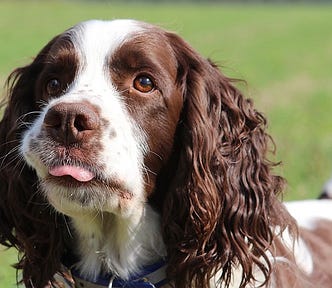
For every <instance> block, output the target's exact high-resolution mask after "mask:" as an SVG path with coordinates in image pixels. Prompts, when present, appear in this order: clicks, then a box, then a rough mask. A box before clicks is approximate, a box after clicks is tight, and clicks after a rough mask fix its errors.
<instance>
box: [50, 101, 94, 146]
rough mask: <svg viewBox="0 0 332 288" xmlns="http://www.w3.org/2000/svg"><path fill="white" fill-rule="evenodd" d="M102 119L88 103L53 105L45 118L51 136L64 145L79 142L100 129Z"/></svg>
mask: <svg viewBox="0 0 332 288" xmlns="http://www.w3.org/2000/svg"><path fill="white" fill-rule="evenodd" d="M99 123H100V119H99V116H98V113H97V111H96V109H95V108H94V107H93V106H92V105H90V104H88V103H59V104H56V105H54V106H53V107H51V108H50V109H49V110H48V111H47V113H46V115H45V118H44V127H45V129H46V131H47V133H48V135H49V136H51V137H52V138H53V139H54V140H55V141H57V142H59V143H62V144H64V145H70V144H73V143H79V142H82V141H84V140H85V139H86V138H87V137H91V136H92V135H93V134H94V133H95V132H96V131H97V129H98V127H99Z"/></svg>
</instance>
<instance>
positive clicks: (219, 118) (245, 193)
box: [0, 20, 286, 287]
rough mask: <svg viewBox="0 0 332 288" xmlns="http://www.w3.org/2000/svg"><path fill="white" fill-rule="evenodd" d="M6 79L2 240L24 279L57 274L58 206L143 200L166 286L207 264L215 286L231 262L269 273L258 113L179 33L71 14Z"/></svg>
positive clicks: (269, 209)
mask: <svg viewBox="0 0 332 288" xmlns="http://www.w3.org/2000/svg"><path fill="white" fill-rule="evenodd" d="M9 83H11V87H10V90H9V98H8V105H7V108H6V111H5V113H4V117H3V119H2V122H1V124H0V132H1V133H0V135H1V136H0V137H1V139H0V140H1V144H0V145H1V146H0V147H1V148H0V149H1V157H2V162H1V188H0V190H1V209H0V216H1V219H2V222H1V242H2V243H5V244H7V245H15V246H17V247H18V248H19V249H20V250H21V251H23V252H24V253H25V257H23V258H22V260H21V262H20V265H19V267H21V268H24V279H25V281H26V282H28V281H30V280H31V279H33V281H34V282H35V283H45V281H47V280H49V279H50V278H51V277H52V275H53V273H54V272H55V271H57V269H58V267H59V265H60V259H61V255H62V253H63V251H64V249H65V244H64V242H65V238H66V233H67V232H66V230H67V229H66V228H65V221H64V217H63V216H62V214H64V215H67V216H69V217H80V216H81V215H83V214H92V215H93V214H96V213H104V212H105V213H114V214H116V215H119V216H120V217H131V216H132V215H138V217H139V215H140V213H141V212H142V209H143V207H144V205H145V203H146V202H149V203H151V205H153V206H154V207H155V209H156V210H158V212H159V213H160V215H161V216H162V219H163V231H164V239H165V242H166V245H167V248H168V257H169V262H170V265H169V267H170V268H169V275H170V277H173V278H174V279H175V281H176V282H177V283H178V284H179V285H180V283H185V282H183V279H191V280H189V282H192V283H197V284H198V286H197V287H201V286H200V285H201V284H202V283H207V282H208V281H209V280H210V278H211V277H212V275H213V274H214V273H216V271H217V270H221V271H222V273H221V275H220V278H221V279H223V280H225V283H226V284H227V283H229V281H230V279H231V267H232V266H233V265H237V266H241V267H242V270H243V275H242V276H243V277H242V284H243V285H245V284H246V283H248V282H249V281H250V280H251V279H252V278H253V271H252V269H253V268H252V267H253V263H255V264H257V266H258V267H259V268H260V269H261V270H262V271H263V273H264V275H265V276H266V277H267V278H268V275H269V273H270V266H269V259H268V258H267V257H266V256H264V255H265V254H264V251H265V250H266V249H267V247H269V245H270V243H271V241H272V234H273V233H272V230H271V227H272V226H273V225H274V224H278V225H280V226H281V228H283V227H284V226H285V225H286V224H282V223H286V222H284V221H281V219H282V218H283V217H286V216H285V215H284V212H282V211H283V208H281V207H280V206H279V205H278V204H277V203H278V202H277V201H276V195H277V194H278V192H279V191H280V190H281V186H282V182H283V181H282V179H281V178H280V177H278V176H274V175H272V173H271V168H272V167H273V166H274V163H272V162H270V161H269V160H268V159H267V158H266V154H267V152H268V151H269V145H268V142H269V139H270V138H269V136H268V135H267V134H266V132H265V124H266V121H265V118H264V117H263V116H262V115H261V114H260V113H258V112H257V111H256V110H255V109H254V108H253V105H252V103H251V101H250V100H247V99H245V98H244V97H243V96H242V93H241V92H240V91H239V90H238V89H237V88H236V87H235V86H234V84H233V83H234V81H233V80H231V79H229V78H227V77H226V76H224V75H223V74H221V73H220V71H219V70H218V68H217V67H216V66H215V65H214V64H213V63H211V62H210V61H208V60H206V59H204V58H203V57H201V56H200V55H199V54H198V53H197V52H195V51H194V50H193V49H192V48H191V47H190V46H189V45H188V44H187V43H186V42H185V41H183V40H182V39H181V38H180V37H179V36H177V35H175V34H173V33H170V32H167V31H164V30H162V29H160V28H157V27H155V26H151V25H149V24H146V23H141V22H136V21H132V20H116V21H109V22H107V21H105V22H104V21H88V22H84V23H81V24H78V25H77V26H75V27H73V28H71V29H69V30H68V31H66V32H64V33H63V34H60V35H58V36H56V37H55V38H54V39H53V40H51V41H50V42H49V43H48V44H47V45H46V46H45V47H44V48H43V49H42V51H41V52H40V53H39V54H38V55H37V57H36V58H35V59H34V61H33V62H32V63H31V64H30V65H28V66H25V67H22V68H18V69H17V70H15V71H14V72H13V74H12V75H11V77H10V80H9ZM52 207H54V208H55V210H56V211H58V212H61V213H62V214H57V213H56V214H54V212H53V211H54V209H53V208H52ZM261 256H263V258H261ZM183 275H184V276H183ZM179 287H180V286H179Z"/></svg>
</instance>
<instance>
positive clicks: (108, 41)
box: [70, 20, 142, 83]
mask: <svg viewBox="0 0 332 288" xmlns="http://www.w3.org/2000/svg"><path fill="white" fill-rule="evenodd" d="M141 30H142V27H141V25H139V22H137V21H134V20H114V21H101V20H91V21H86V22H82V23H80V24H79V25H77V26H75V27H74V28H73V29H72V30H71V32H70V33H71V34H72V36H73V37H74V39H73V40H74V45H75V44H76V43H75V42H76V41H77V45H75V46H76V49H77V50H78V51H79V53H80V54H81V55H80V57H81V59H80V62H81V63H80V66H81V67H80V69H82V70H83V73H82V74H83V75H84V77H85V78H86V80H87V81H89V80H91V79H94V80H97V79H101V78H100V77H99V76H100V73H101V72H104V73H105V74H106V75H105V74H104V75H103V76H104V77H103V78H104V79H105V77H109V71H108V67H107V62H108V61H109V59H110V57H111V55H112V54H113V53H114V52H115V51H116V49H118V48H119V47H120V45H121V44H122V43H123V42H124V41H125V40H126V39H128V38H129V37H130V36H131V35H132V34H134V33H136V32H139V31H141ZM97 75H98V76H97ZM89 83H90V82H89Z"/></svg>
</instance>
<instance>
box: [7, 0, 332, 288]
mask: <svg viewBox="0 0 332 288" xmlns="http://www.w3.org/2000/svg"><path fill="white" fill-rule="evenodd" d="M90 18H102V19H112V18H136V19H140V20H144V21H149V22H153V23H156V24H160V25H161V26H163V27H165V28H167V29H170V30H174V31H177V32H178V33H179V34H181V35H182V36H183V37H184V38H185V39H186V40H187V41H189V42H190V43H191V44H192V46H194V47H195V48H196V49H197V50H199V51H200V52H201V53H202V54H204V55H205V56H206V57H210V58H212V59H213V60H214V61H216V62H218V63H219V64H220V65H221V66H222V67H223V71H224V73H226V74H227V75H231V76H234V77H236V78H241V79H245V80H246V81H247V82H248V86H247V87H242V88H243V90H244V91H245V93H246V94H247V95H248V97H251V98H253V99H254V100H255V103H256V107H257V108H258V110H261V111H263V112H264V114H265V115H266V116H267V117H268V119H269V132H270V134H272V135H273V138H274V140H275V142H276V144H277V154H276V159H278V160H282V162H283V166H282V168H281V171H280V173H282V175H284V176H285V177H286V178H287V180H288V184H289V185H288V189H287V191H286V192H287V193H286V195H285V197H284V198H285V199H287V200H292V199H304V198H310V197H316V196H317V195H318V193H319V191H320V189H321V186H322V184H323V183H324V181H325V180H327V179H328V178H329V176H331V173H332V115H331V107H332V21H331V19H332V6H290V5H279V6H273V5H266V6H264V5H247V6H240V5H204V6H203V5H200V6H195V5H189V4H188V5H185V4H181V5H180V4H178V5H177V4H165V5H162V6H161V5H156V4H153V3H150V4H135V5H134V4H132V5H119V4H117V5H112V4H107V3H106V2H103V3H99V4H97V3H91V2H88V1H86V2H78V1H71V2H70V1H66V2H65V1H63V2H62V1H57V2H53V1H43V2H37V1H35V2H29V1H20V2H16V1H8V2H6V1H1V2H0V43H1V45H0V83H1V85H3V83H4V81H5V78H6V76H7V75H8V74H9V72H10V71H11V70H12V69H13V68H15V67H17V66H19V65H23V64H25V63H28V62H29V61H30V59H31V57H32V56H33V55H35V54H36V53H37V52H38V51H39V49H40V48H41V47H42V46H43V45H45V44H46V42H47V41H48V40H50V38H51V37H53V36H54V35H55V34H56V33H60V32H62V31H63V30H64V29H66V28H68V27H69V26H71V25H74V24H75V23H77V22H78V21H81V20H85V19H90ZM0 221H1V219H0ZM0 253H1V256H0V267H1V268H0V287H14V286H13V284H12V283H14V282H15V272H14V271H13V269H11V270H9V269H8V267H9V264H8V263H13V261H15V258H16V255H15V253H14V252H13V251H12V252H0Z"/></svg>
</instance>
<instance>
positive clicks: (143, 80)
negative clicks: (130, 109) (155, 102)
mask: <svg viewBox="0 0 332 288" xmlns="http://www.w3.org/2000/svg"><path fill="white" fill-rule="evenodd" d="M134 88H135V89H136V90H138V91H140V92H142V93H148V92H151V91H152V90H153V89H154V88H155V85H154V83H153V81H152V80H151V78H149V77H148V76H142V75H140V76H137V77H136V78H135V80H134Z"/></svg>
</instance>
